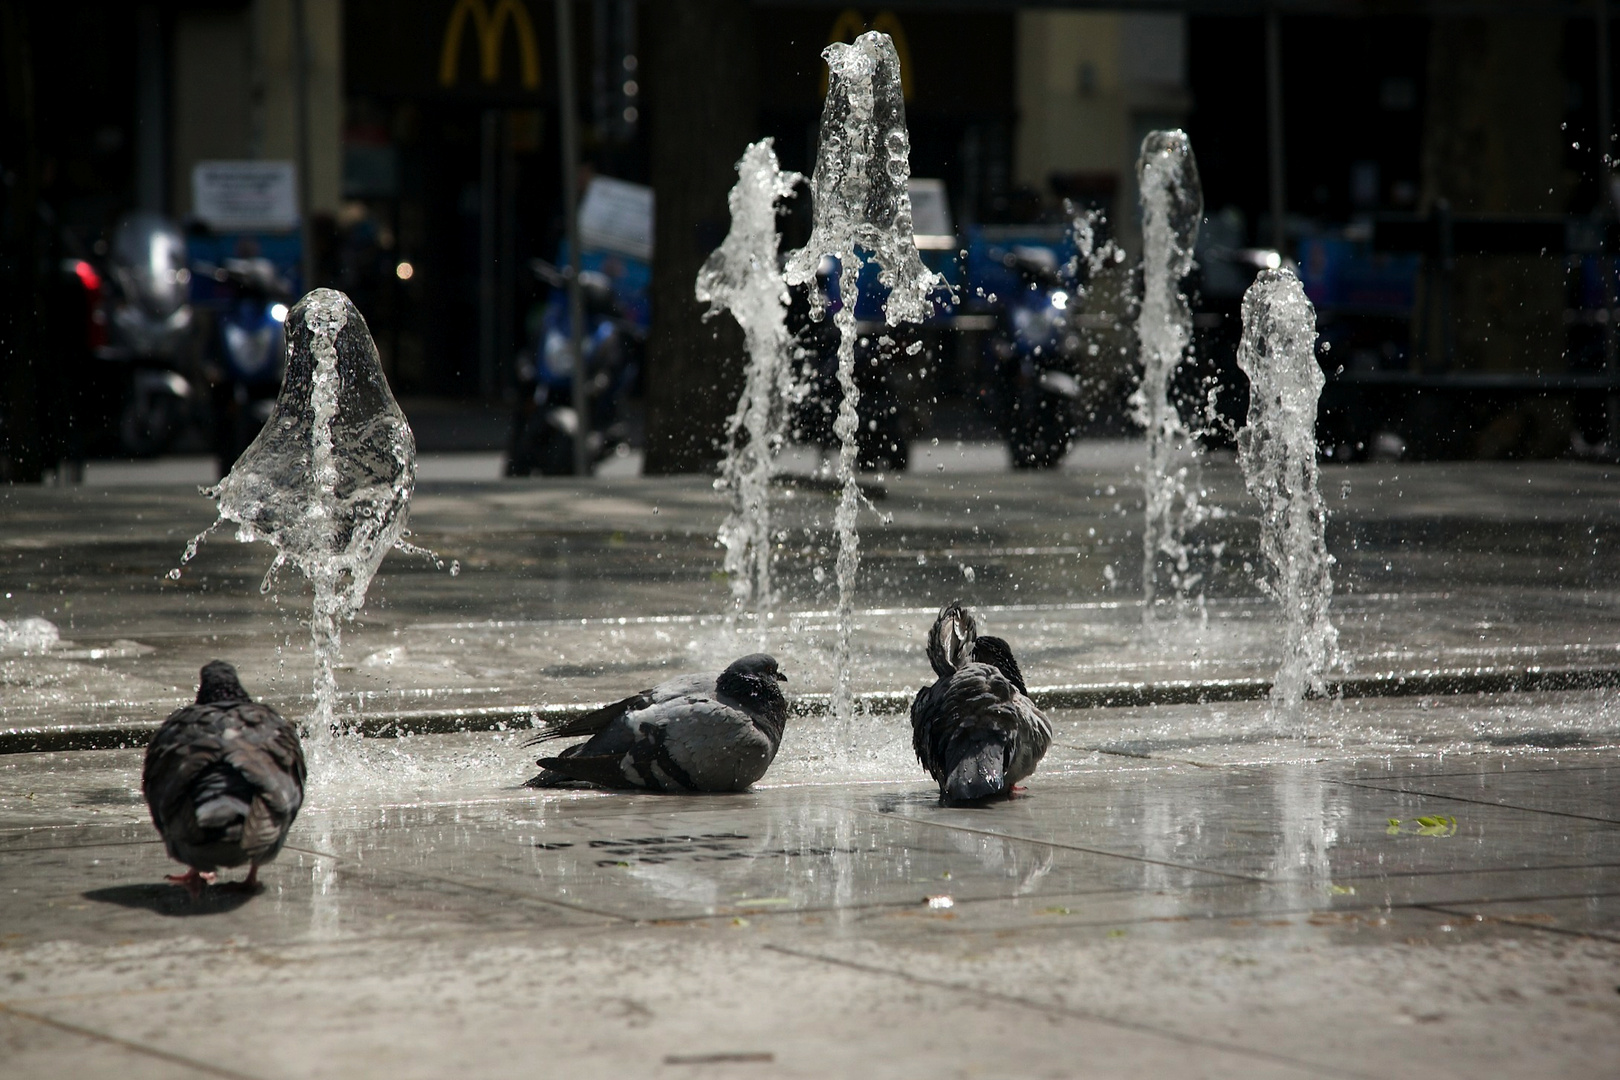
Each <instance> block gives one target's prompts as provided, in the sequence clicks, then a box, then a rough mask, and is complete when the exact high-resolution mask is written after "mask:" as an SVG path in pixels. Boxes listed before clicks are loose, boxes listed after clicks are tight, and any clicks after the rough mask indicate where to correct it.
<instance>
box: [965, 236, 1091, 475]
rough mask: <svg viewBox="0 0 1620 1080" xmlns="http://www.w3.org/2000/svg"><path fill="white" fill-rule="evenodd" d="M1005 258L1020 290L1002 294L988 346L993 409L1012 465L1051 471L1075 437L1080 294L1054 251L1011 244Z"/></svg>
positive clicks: (1078, 386)
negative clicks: (1068, 278) (1016, 276)
mask: <svg viewBox="0 0 1620 1080" xmlns="http://www.w3.org/2000/svg"><path fill="white" fill-rule="evenodd" d="M1003 261H1004V264H1005V265H1006V266H1007V267H1008V269H1010V270H1013V271H1015V272H1016V273H1017V275H1018V280H1019V286H1020V287H1019V289H1018V291H1017V292H1016V293H1015V294H1014V295H1012V296H1004V297H1001V298H1000V300H1001V301H1002V303H1001V306H1000V309H999V310H998V312H997V315H996V329H995V331H994V332H993V333H992V334H991V337H990V341H989V344H988V350H989V360H990V363H991V365H992V367H993V370H994V375H993V378H992V380H991V384H990V385H991V398H992V400H991V407H992V412H993V414H994V415H995V417H996V420H997V422H998V426H999V427H1000V428H1001V431H1002V434H1003V436H1004V437H1005V438H1006V440H1007V447H1008V449H1009V450H1010V451H1011V453H1012V463H1013V467H1014V468H1017V469H1050V468H1053V467H1054V466H1056V465H1057V464H1058V463H1059V462H1061V461H1062V460H1063V457H1064V455H1065V454H1066V453H1068V450H1069V443H1070V441H1071V440H1072V439H1073V438H1074V435H1075V430H1076V427H1077V423H1076V410H1077V407H1078V405H1077V403H1078V401H1079V399H1080V396H1081V384H1080V375H1081V371H1082V369H1081V338H1080V332H1079V322H1078V314H1079V312H1078V307H1079V294H1078V291H1077V290H1076V289H1075V288H1074V286H1073V284H1072V283H1070V282H1068V281H1066V280H1065V279H1064V277H1063V274H1062V272H1061V270H1060V268H1059V266H1058V261H1057V257H1056V255H1055V253H1054V252H1053V251H1052V250H1051V249H1049V248H1045V247H1023V246H1018V247H1014V248H1013V249H1012V250H1011V251H1009V252H1008V253H1007V254H1006V256H1005V257H1004V260H1003Z"/></svg>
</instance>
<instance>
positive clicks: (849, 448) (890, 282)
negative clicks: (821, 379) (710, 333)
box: [783, 30, 942, 743]
mask: <svg viewBox="0 0 1620 1080" xmlns="http://www.w3.org/2000/svg"><path fill="white" fill-rule="evenodd" d="M821 55H822V56H823V57H824V58H825V59H826V61H827V68H828V91H827V101H826V105H825V106H824V108H823V109H822V113H821V143H820V145H819V147H818V148H817V150H816V167H815V171H814V173H813V174H812V176H811V180H810V189H811V193H812V196H813V198H814V200H815V202H814V207H813V211H814V220H813V226H812V230H811V235H810V242H809V243H808V244H806V245H805V246H804V247H803V248H800V249H799V250H798V251H796V252H794V253H793V255H792V257H791V258H790V259H789V260H788V264H787V268H786V271H785V272H784V275H783V276H784V278H785V280H786V281H787V283H788V284H790V285H805V284H810V283H812V282H814V281H815V280H816V272H817V270H818V268H819V266H820V263H821V258H822V256H823V255H831V256H832V257H833V258H835V259H837V260H838V266H839V272H838V297H839V308H838V311H837V312H836V313H835V314H834V316H833V322H834V325H836V326H837V327H838V385H839V388H840V389H841V391H842V392H843V401H842V402H841V403H840V405H839V407H838V416H837V418H836V419H835V420H834V422H833V432H834V433H835V434H836V435H837V436H838V441H839V450H838V479H839V481H840V482H841V483H842V485H843V491H842V494H841V495H840V497H839V500H838V509H837V512H836V513H835V515H834V518H833V523H834V527H835V528H836V530H837V532H838V561H837V577H838V642H837V646H836V650H835V657H834V667H835V669H836V682H835V684H834V687H833V697H832V708H833V715H834V717H835V718H836V719H837V720H838V721H839V723H840V724H841V725H842V726H843V728H844V732H845V742H846V743H847V742H848V739H849V736H850V735H851V734H852V733H853V723H854V718H855V697H854V693H853V692H852V690H851V687H850V662H851V657H850V635H851V632H852V630H853V627H854V603H855V576H856V573H857V572H858V570H859V569H860V538H859V536H858V535H857V533H856V530H855V525H856V518H857V516H858V514H859V511H860V498H861V495H860V487H859V485H858V484H857V483H856V481H855V467H856V454H857V446H856V427H857V425H858V424H859V422H860V421H859V413H858V411H857V409H858V407H859V404H860V391H859V389H858V388H857V387H856V385H855V307H856V303H857V301H858V299H859V285H858V282H859V278H860V269H861V265H862V263H863V261H865V260H867V259H870V260H871V261H873V262H875V263H877V265H878V266H879V267H880V268H881V273H880V274H879V277H878V280H879V281H880V282H881V283H882V284H883V285H884V286H885V287H887V288H888V290H889V295H888V299H887V300H886V301H885V303H884V317H885V319H886V320H887V321H888V323H889V325H890V326H894V325H898V324H899V323H901V322H920V321H922V320H923V319H924V318H925V317H926V316H927V315H928V313H929V310H930V307H929V300H928V295H929V293H930V292H931V291H932V290H933V289H934V288H935V287H936V286H937V285H939V284H942V282H941V279H940V278H939V276H938V275H936V274H934V273H933V272H932V271H930V270H928V269H927V268H926V267H925V266H923V264H922V258H921V256H919V255H918V253H917V242H916V239H915V237H914V236H913V234H912V223H911V194H910V192H909V191H908V189H907V186H906V183H907V180H908V179H909V178H910V176H911V140H910V137H909V135H908V134H907V132H906V108H905V101H904V98H903V97H902V93H901V84H900V60H899V58H898V56H897V55H896V53H895V49H894V42H893V41H891V40H890V39H889V36H888V35H887V34H883V33H880V32H878V31H875V30H873V31H868V32H867V33H864V34H862V35H861V36H860V37H858V38H856V39H855V41H854V43H853V44H844V43H843V42H834V43H833V44H831V45H829V46H827V48H826V50H825V51H823V52H822V54H821ZM818 300H819V301H820V302H821V303H823V304H824V302H825V298H824V297H818Z"/></svg>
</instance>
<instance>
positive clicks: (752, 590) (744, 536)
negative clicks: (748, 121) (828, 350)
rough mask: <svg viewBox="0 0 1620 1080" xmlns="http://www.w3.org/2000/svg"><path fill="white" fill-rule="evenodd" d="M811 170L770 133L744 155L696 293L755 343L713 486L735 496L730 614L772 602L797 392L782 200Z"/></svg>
mask: <svg viewBox="0 0 1620 1080" xmlns="http://www.w3.org/2000/svg"><path fill="white" fill-rule="evenodd" d="M802 179H804V177H802V176H801V175H800V174H798V173H796V172H784V171H782V169H781V167H780V166H779V165H778V164H777V161H776V151H775V149H774V148H773V141H772V140H771V139H761V140H760V141H759V142H756V143H754V144H753V145H751V146H749V147H748V149H747V150H746V151H744V152H743V156H742V159H741V160H740V161H738V162H737V183H736V185H735V186H734V187H732V189H731V195H730V199H729V202H730V205H731V231H730V232H729V233H727V234H726V239H725V241H724V242H723V243H722V244H721V245H720V246H719V247H718V248H716V249H715V250H714V252H713V253H712V254H710V256H709V257H708V259H707V260H705V262H704V263H703V268H702V269H701V270H699V271H698V277H697V299H698V301H699V302H700V303H707V304H708V305H709V313H710V314H711V315H712V314H714V313H716V312H719V311H729V312H731V316H732V318H734V319H736V320H737V324H738V325H739V326H741V327H742V330H743V340H744V342H745V343H746V344H747V347H748V369H747V374H746V377H745V379H744V382H743V391H742V396H741V397H739V398H738V399H737V408H736V411H735V412H733V413H732V415H731V419H730V421H729V422H728V424H727V426H726V442H727V449H726V457H725V461H724V462H722V463H721V466H720V478H719V479H718V480H716V481H715V487H716V489H718V490H720V491H724V492H725V493H726V494H727V495H728V497H729V498H730V500H731V510H730V512H729V513H728V514H727V515H726V520H725V522H724V523H723V524H722V525H721V526H720V534H719V539H720V543H721V544H723V545H724V546H725V549H726V563H725V567H726V575H727V578H728V580H729V581H730V583H731V600H732V611H733V614H735V613H737V612H741V611H744V610H753V611H756V612H760V613H763V612H764V611H765V610H766V609H767V608H769V607H770V604H771V471H772V469H773V468H774V466H775V463H776V455H777V452H778V451H779V450H780V449H781V447H782V439H783V436H784V434H785V431H786V427H787V406H788V404H789V402H790V400H791V398H792V395H793V387H794V380H793V371H792V366H791V365H790V364H789V362H788V341H789V338H788V332H787V301H788V292H787V284H786V282H784V281H783V280H782V271H781V268H780V267H779V266H778V265H777V249H778V246H779V244H780V235H779V234H778V232H777V229H776V202H777V200H778V199H785V198H788V197H790V196H792V195H793V193H794V187H795V186H796V185H797V184H798V182H799V181H800V180H802Z"/></svg>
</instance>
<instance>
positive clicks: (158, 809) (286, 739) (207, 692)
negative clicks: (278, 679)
mask: <svg viewBox="0 0 1620 1080" xmlns="http://www.w3.org/2000/svg"><path fill="white" fill-rule="evenodd" d="M141 791H142V792H143V793H144V794H145V796H146V805H147V806H148V807H150V808H151V811H152V824H154V825H156V826H157V830H158V832H160V833H162V834H163V846H164V847H165V848H167V849H168V852H169V857H170V858H172V859H174V860H175V861H176V862H180V863H184V864H185V865H186V866H187V867H188V868H189V869H188V871H187V872H186V873H184V874H171V875H169V877H168V880H169V881H172V882H175V883H176V884H178V885H181V886H184V887H185V889H186V891H187V892H189V893H190V894H191V896H192V898H193V899H196V898H197V897H198V896H199V895H201V893H202V889H203V885H204V884H205V883H206V884H210V885H211V884H213V882H214V871H215V870H216V869H218V868H220V867H222V866H224V867H229V866H241V865H242V864H243V863H248V864H249V869H248V875H247V878H246V879H245V880H243V881H242V882H240V883H238V884H236V885H233V886H222V888H225V887H228V888H232V889H235V890H240V891H249V892H251V891H252V890H253V889H254V887H255V886H256V885H257V883H258V874H259V867H260V865H262V864H263V863H267V862H269V861H270V860H272V859H274V858H275V857H276V854H277V853H278V852H279V851H280V850H281V845H282V844H283V843H285V842H286V839H287V830H288V829H289V828H291V827H292V823H293V818H295V817H297V816H298V808H299V807H300V806H301V805H303V802H304V750H303V747H302V746H300V745H299V742H298V732H297V730H296V729H294V727H293V725H291V724H289V723H288V722H287V721H286V720H283V719H282V717H281V714H280V713H278V712H276V710H274V709H272V708H271V707H270V706H268V705H259V704H255V703H254V701H253V699H252V698H250V697H248V693H247V691H246V690H244V689H242V683H241V680H239V679H238V678H237V676H236V669H235V668H234V667H232V666H231V665H230V664H227V663H226V662H225V661H223V660H215V661H213V662H212V663H210V664H208V665H207V666H205V667H204V668H203V669H202V680H201V683H200V685H199V686H198V687H197V701H196V704H194V705H187V706H185V707H184V708H181V709H176V710H175V711H174V713H173V714H172V715H171V716H170V717H169V718H168V719H167V720H165V721H164V722H163V726H162V727H160V728H158V730H157V734H156V735H153V736H152V741H151V743H150V744H149V745H148V746H147V748H146V766H145V768H144V769H143V770H142V772H141Z"/></svg>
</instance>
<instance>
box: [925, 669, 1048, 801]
mask: <svg viewBox="0 0 1620 1080" xmlns="http://www.w3.org/2000/svg"><path fill="white" fill-rule="evenodd" d="M941 712H942V714H943V716H942V720H941V723H940V724H939V726H938V738H936V741H935V743H934V752H935V754H936V756H937V757H936V760H938V761H939V763H940V764H941V765H942V766H943V768H944V770H945V772H946V773H947V774H951V773H954V772H955V771H956V770H957V769H958V767H959V766H960V765H961V764H962V763H963V762H964V761H965V759H967V758H969V757H981V758H984V757H986V755H987V754H988V751H987V750H986V749H985V747H987V746H990V745H994V746H998V747H1000V752H1001V755H1002V760H1001V767H1000V770H999V771H1000V772H1001V773H1002V781H1003V782H1004V784H1005V786H1006V787H1007V788H1010V787H1011V786H1012V785H1013V784H1015V783H1017V782H1018V781H1020V780H1022V779H1023V778H1024V777H1026V776H1028V775H1030V774H1031V773H1033V772H1034V771H1035V766H1036V764H1037V763H1039V761H1040V760H1041V758H1042V757H1043V756H1044V755H1045V754H1046V750H1047V747H1049V746H1050V745H1051V742H1052V726H1051V724H1050V723H1048V721H1047V719H1046V717H1045V716H1044V715H1043V714H1042V713H1041V711H1040V710H1039V709H1037V708H1036V707H1035V703H1034V702H1033V701H1031V700H1030V699H1029V698H1028V697H1027V696H1026V695H1024V694H1023V693H1021V692H1019V690H1018V688H1017V687H1016V686H1015V685H1014V684H1013V682H1012V681H1011V680H1010V679H1009V678H1007V676H1006V675H1004V674H1003V673H1002V672H1001V671H1000V670H998V669H997V668H994V667H992V666H990V665H988V664H978V663H975V664H969V665H967V666H966V667H964V668H962V670H960V671H958V672H957V673H956V675H955V676H954V677H953V678H952V679H951V681H950V685H949V686H948V687H947V688H946V691H945V695H944V700H943V701H942V703H941ZM987 762H988V759H986V762H985V764H987ZM974 797H978V796H974Z"/></svg>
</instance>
